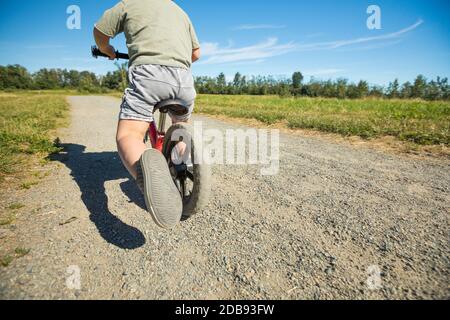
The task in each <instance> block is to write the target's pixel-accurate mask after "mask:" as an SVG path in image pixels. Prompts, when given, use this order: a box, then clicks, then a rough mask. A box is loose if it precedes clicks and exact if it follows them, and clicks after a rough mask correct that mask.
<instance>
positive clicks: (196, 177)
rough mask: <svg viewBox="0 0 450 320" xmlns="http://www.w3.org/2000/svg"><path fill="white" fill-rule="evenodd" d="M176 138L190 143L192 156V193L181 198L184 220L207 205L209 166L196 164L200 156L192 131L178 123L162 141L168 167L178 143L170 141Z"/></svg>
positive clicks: (209, 186)
mask: <svg viewBox="0 0 450 320" xmlns="http://www.w3.org/2000/svg"><path fill="white" fill-rule="evenodd" d="M175 134H176V135H175ZM176 136H178V137H180V136H181V137H183V138H182V140H183V141H185V142H186V140H184V139H189V140H187V141H191V153H190V154H191V155H192V156H193V157H192V158H193V161H192V162H193V167H192V171H193V172H192V176H193V181H192V182H193V187H192V193H191V194H190V196H189V197H186V196H184V197H183V218H184V220H186V219H189V218H190V217H192V216H193V215H195V214H197V213H199V212H200V211H201V210H202V209H203V208H204V207H205V206H207V205H208V202H209V197H210V194H211V166H209V165H206V164H203V163H202V164H196V161H195V159H199V156H200V155H199V152H198V149H197V148H196V147H195V145H196V143H195V141H194V139H193V129H192V127H191V126H190V125H188V124H186V123H178V124H175V125H173V126H172V127H170V129H169V130H168V131H167V133H166V137H165V141H164V146H163V154H164V156H165V158H166V159H167V161H168V163H169V167H172V166H173V163H172V160H171V153H172V150H173V148H174V147H175V146H176V145H177V144H178V143H179V142H180V139H178V140H176V141H172V140H174V138H177V137H176ZM180 193H181V191H180Z"/></svg>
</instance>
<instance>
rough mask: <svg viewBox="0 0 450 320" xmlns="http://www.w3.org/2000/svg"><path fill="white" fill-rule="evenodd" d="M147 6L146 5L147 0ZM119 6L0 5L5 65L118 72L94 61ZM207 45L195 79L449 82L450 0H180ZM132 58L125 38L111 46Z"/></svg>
mask: <svg viewBox="0 0 450 320" xmlns="http://www.w3.org/2000/svg"><path fill="white" fill-rule="evenodd" d="M142 1H145V0H142ZM116 2H117V1H115V0H104V1H92V0H79V1H75V0H57V1H56V0H40V1H38V0H34V1H33V0H23V1H12V0H1V1H0V64H1V65H6V64H16V63H17V64H21V65H23V66H25V67H27V68H28V69H29V70H30V71H36V70H38V69H40V68H43V67H50V68H68V69H77V70H90V71H94V72H96V73H99V74H104V73H106V72H107V71H109V70H113V69H114V65H113V64H112V63H111V62H109V61H105V60H95V59H92V58H91V57H90V53H89V49H90V46H91V45H92V44H93V40H92V27H93V25H94V23H95V22H96V21H97V20H98V19H99V18H100V16H101V15H102V13H103V11H104V10H106V9H108V8H109V7H111V6H113V5H114V4H115V3H116ZM176 2H177V3H178V4H179V5H180V6H181V7H182V8H183V9H184V10H185V11H186V12H187V13H188V14H189V15H190V16H191V19H192V21H193V23H194V26H195V27H196V29H197V33H198V36H199V38H200V42H201V43H202V48H203V53H204V55H203V59H202V61H201V62H200V63H199V64H197V65H195V66H194V68H193V70H194V73H195V75H211V76H215V75H217V74H219V73H220V72H224V73H225V74H226V75H227V77H231V76H232V75H233V74H234V73H235V72H237V71H240V72H241V73H243V74H245V75H275V76H290V75H291V74H292V72H294V71H297V70H299V71H302V72H303V73H304V74H305V75H306V76H307V78H309V77H311V76H314V77H316V78H321V79H328V78H339V77H345V78H348V79H350V80H352V81H358V80H359V79H366V80H368V81H369V82H370V83H373V84H386V83H388V82H389V81H390V80H393V79H394V78H399V79H400V80H401V81H406V80H412V79H413V78H414V77H415V76H416V75H417V74H424V75H425V76H426V77H428V78H435V77H436V76H444V77H449V76H450V63H449V61H450V19H449V16H450V15H449V12H450V1H448V0H428V1H425V0H396V1H393V0H372V1H364V0H345V1H341V0H316V1H312V0H310V1H304V0H277V1H268V0H246V1H242V0H227V1H211V0H179V1H176ZM73 4H74V5H78V6H79V7H80V8H81V30H68V29H67V28H66V20H67V18H68V14H67V13H66V9H67V7H68V6H69V5H73ZM372 4H375V5H378V6H379V7H380V8H381V23H382V28H381V30H369V29H368V28H367V25H366V21H367V18H368V16H369V15H368V14H367V13H366V10H367V7H368V6H369V5H372ZM112 43H113V45H114V46H115V47H116V48H118V49H120V50H121V51H126V46H125V40H124V37H123V36H118V37H117V38H116V39H114V40H113V41H112Z"/></svg>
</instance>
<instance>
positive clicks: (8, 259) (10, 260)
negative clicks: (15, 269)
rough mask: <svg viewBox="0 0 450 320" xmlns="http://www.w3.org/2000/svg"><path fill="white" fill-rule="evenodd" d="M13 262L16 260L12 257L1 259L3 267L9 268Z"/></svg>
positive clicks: (0, 263) (7, 256) (0, 262)
mask: <svg viewBox="0 0 450 320" xmlns="http://www.w3.org/2000/svg"><path fill="white" fill-rule="evenodd" d="M13 260H14V258H13V257H12V256H10V255H6V256H3V257H0V265H1V266H2V267H7V266H9V264H10V263H11V262H12V261H13Z"/></svg>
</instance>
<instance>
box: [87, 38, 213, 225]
mask: <svg viewBox="0 0 450 320" xmlns="http://www.w3.org/2000/svg"><path fill="white" fill-rule="evenodd" d="M91 51H92V56H93V57H94V58H98V57H108V56H107V55H106V54H103V53H102V52H101V51H100V50H99V49H98V48H97V47H95V46H93V47H92V48H91ZM116 59H117V60H118V59H124V60H129V55H128V54H125V53H120V52H119V51H116ZM157 112H159V121H158V124H156V121H155V120H153V121H152V122H151V123H150V125H149V129H148V131H147V134H146V137H145V139H144V142H145V143H150V144H151V146H152V148H153V149H156V150H158V151H159V152H161V153H162V154H163V155H164V157H165V158H166V160H167V162H168V165H169V170H170V173H171V175H172V179H173V181H174V183H175V185H176V186H177V188H178V190H179V192H180V195H181V197H182V199H183V220H186V219H189V218H190V217H192V216H193V215H195V214H196V213H198V212H200V211H201V210H202V209H203V208H204V207H205V206H206V205H207V204H208V201H209V196H210V192H211V168H210V166H209V165H207V164H205V163H203V161H200V160H201V156H202V155H201V154H199V150H198V148H196V142H195V141H194V139H193V130H192V127H191V126H190V125H188V124H186V123H177V124H173V125H172V126H171V127H170V128H169V129H168V130H167V131H165V128H166V123H167V114H168V113H169V112H171V113H174V114H177V115H184V114H186V113H187V112H188V107H187V106H185V105H184V104H183V101H180V100H165V101H161V102H159V103H158V104H157V105H156V106H155V108H154V112H153V114H154V115H155V114H156V113H157ZM180 142H184V143H186V145H187V148H186V152H185V154H184V155H183V157H182V159H181V160H182V161H174V160H173V157H172V152H173V150H174V149H175V148H176V146H177V145H178V143H180Z"/></svg>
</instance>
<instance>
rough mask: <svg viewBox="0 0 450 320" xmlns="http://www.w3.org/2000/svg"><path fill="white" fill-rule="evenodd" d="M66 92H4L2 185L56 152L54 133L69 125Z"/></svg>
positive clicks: (0, 96) (0, 105)
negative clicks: (34, 159) (32, 162)
mask: <svg viewBox="0 0 450 320" xmlns="http://www.w3.org/2000/svg"><path fill="white" fill-rule="evenodd" d="M67 115H68V106H67V103H66V101H65V95H64V93H63V92H52V93H49V92H41V93H37V92H34V93H30V92H22V93H20V92H15V93H5V92H0V181H1V180H2V179H3V178H4V177H5V176H6V175H10V174H14V173H16V172H17V171H18V170H19V168H22V167H23V166H24V165H25V164H26V163H27V161H28V160H29V159H30V155H39V156H42V157H43V158H44V157H46V156H47V155H48V154H49V153H51V152H54V151H55V150H56V148H55V146H54V144H53V142H52V139H51V137H50V132H51V130H53V129H56V128H58V127H60V126H62V125H64V124H65V123H66V121H67Z"/></svg>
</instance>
